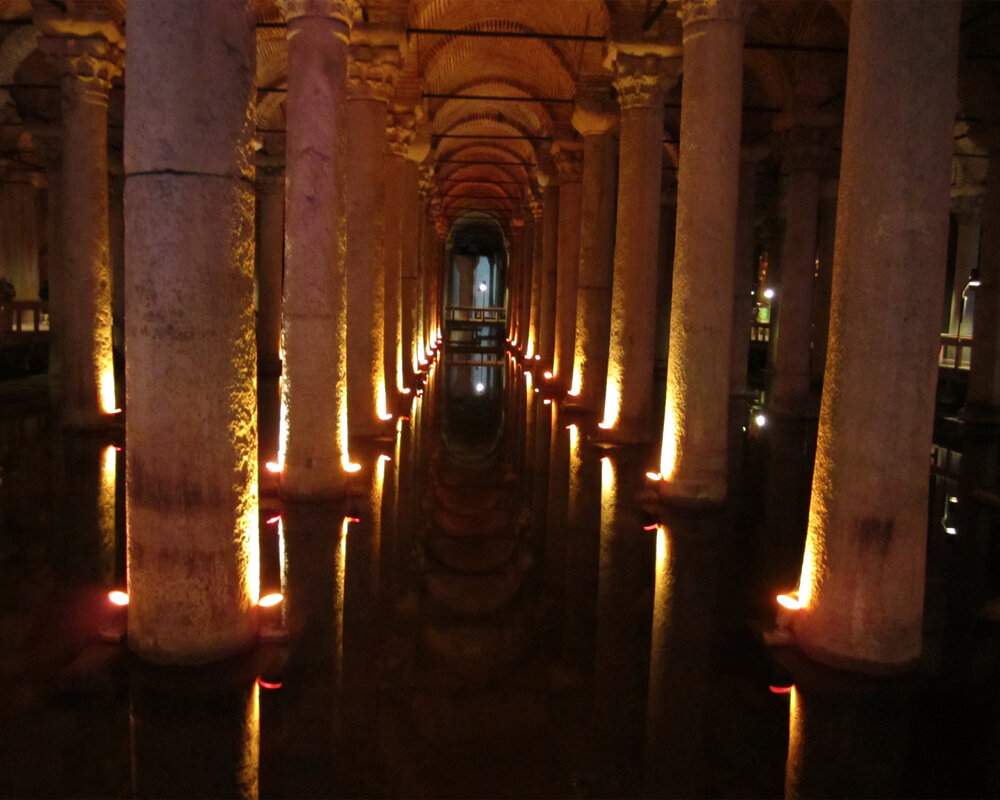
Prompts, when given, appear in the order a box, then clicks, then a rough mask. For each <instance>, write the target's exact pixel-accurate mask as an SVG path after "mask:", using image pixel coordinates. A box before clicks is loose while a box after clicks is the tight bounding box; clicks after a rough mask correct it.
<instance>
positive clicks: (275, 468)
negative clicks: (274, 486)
mask: <svg viewBox="0 0 1000 800" xmlns="http://www.w3.org/2000/svg"><path fill="white" fill-rule="evenodd" d="M264 469H266V470H267V471H268V472H281V464H279V463H278V462H277V461H268V462H267V463H266V464H264Z"/></svg>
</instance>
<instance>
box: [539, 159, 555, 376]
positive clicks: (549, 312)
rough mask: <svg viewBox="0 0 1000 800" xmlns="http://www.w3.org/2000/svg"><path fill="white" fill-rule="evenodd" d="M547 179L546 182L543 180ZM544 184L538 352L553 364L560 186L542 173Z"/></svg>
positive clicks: (547, 361) (547, 364)
mask: <svg viewBox="0 0 1000 800" xmlns="http://www.w3.org/2000/svg"><path fill="white" fill-rule="evenodd" d="M543 181H544V183H543ZM539 184H541V186H542V209H543V210H542V226H541V227H542V249H541V270H540V272H541V274H540V276H539V277H540V278H541V284H540V286H539V290H540V291H539V293H538V339H537V344H536V346H535V352H536V354H539V355H541V357H542V359H541V360H542V363H543V364H544V365H545V366H546V367H551V366H552V359H553V356H554V353H555V336H556V280H557V278H556V274H557V269H558V263H559V242H558V238H559V186H558V185H557V184H555V183H552V182H551V178H550V177H549V176H547V175H545V176H542V175H539Z"/></svg>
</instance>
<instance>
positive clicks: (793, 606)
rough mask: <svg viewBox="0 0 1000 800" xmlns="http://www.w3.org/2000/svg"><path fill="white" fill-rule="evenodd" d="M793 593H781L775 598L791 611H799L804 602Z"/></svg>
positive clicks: (779, 603)
mask: <svg viewBox="0 0 1000 800" xmlns="http://www.w3.org/2000/svg"><path fill="white" fill-rule="evenodd" d="M793 594H796V593H794V592H793V593H792V594H779V595H778V596H777V597H776V598H775V600H777V601H778V605H780V606H783V607H784V608H787V609H788V610H789V611H798V610H799V609H800V608H802V604H801V603H799V600H798V597H793V596H792V595H793Z"/></svg>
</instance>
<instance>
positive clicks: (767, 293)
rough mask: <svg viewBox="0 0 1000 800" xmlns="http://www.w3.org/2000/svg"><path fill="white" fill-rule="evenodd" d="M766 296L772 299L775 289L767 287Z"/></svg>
mask: <svg viewBox="0 0 1000 800" xmlns="http://www.w3.org/2000/svg"><path fill="white" fill-rule="evenodd" d="M764 297H766V298H767V299H768V300H770V299H771V298H773V297H774V289H765V290H764Z"/></svg>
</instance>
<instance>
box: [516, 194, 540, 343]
mask: <svg viewBox="0 0 1000 800" xmlns="http://www.w3.org/2000/svg"><path fill="white" fill-rule="evenodd" d="M536 227H537V226H536V222H535V215H534V212H533V211H532V209H531V204H530V203H528V204H526V207H525V210H524V228H523V229H522V233H521V239H522V242H523V244H524V265H523V268H522V270H521V284H520V286H521V289H520V292H519V294H518V297H517V302H518V310H517V347H518V350H520V351H521V353H527V352H528V348H529V347H530V346H531V344H530V342H531V298H532V286H533V282H534V279H535V228H536Z"/></svg>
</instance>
